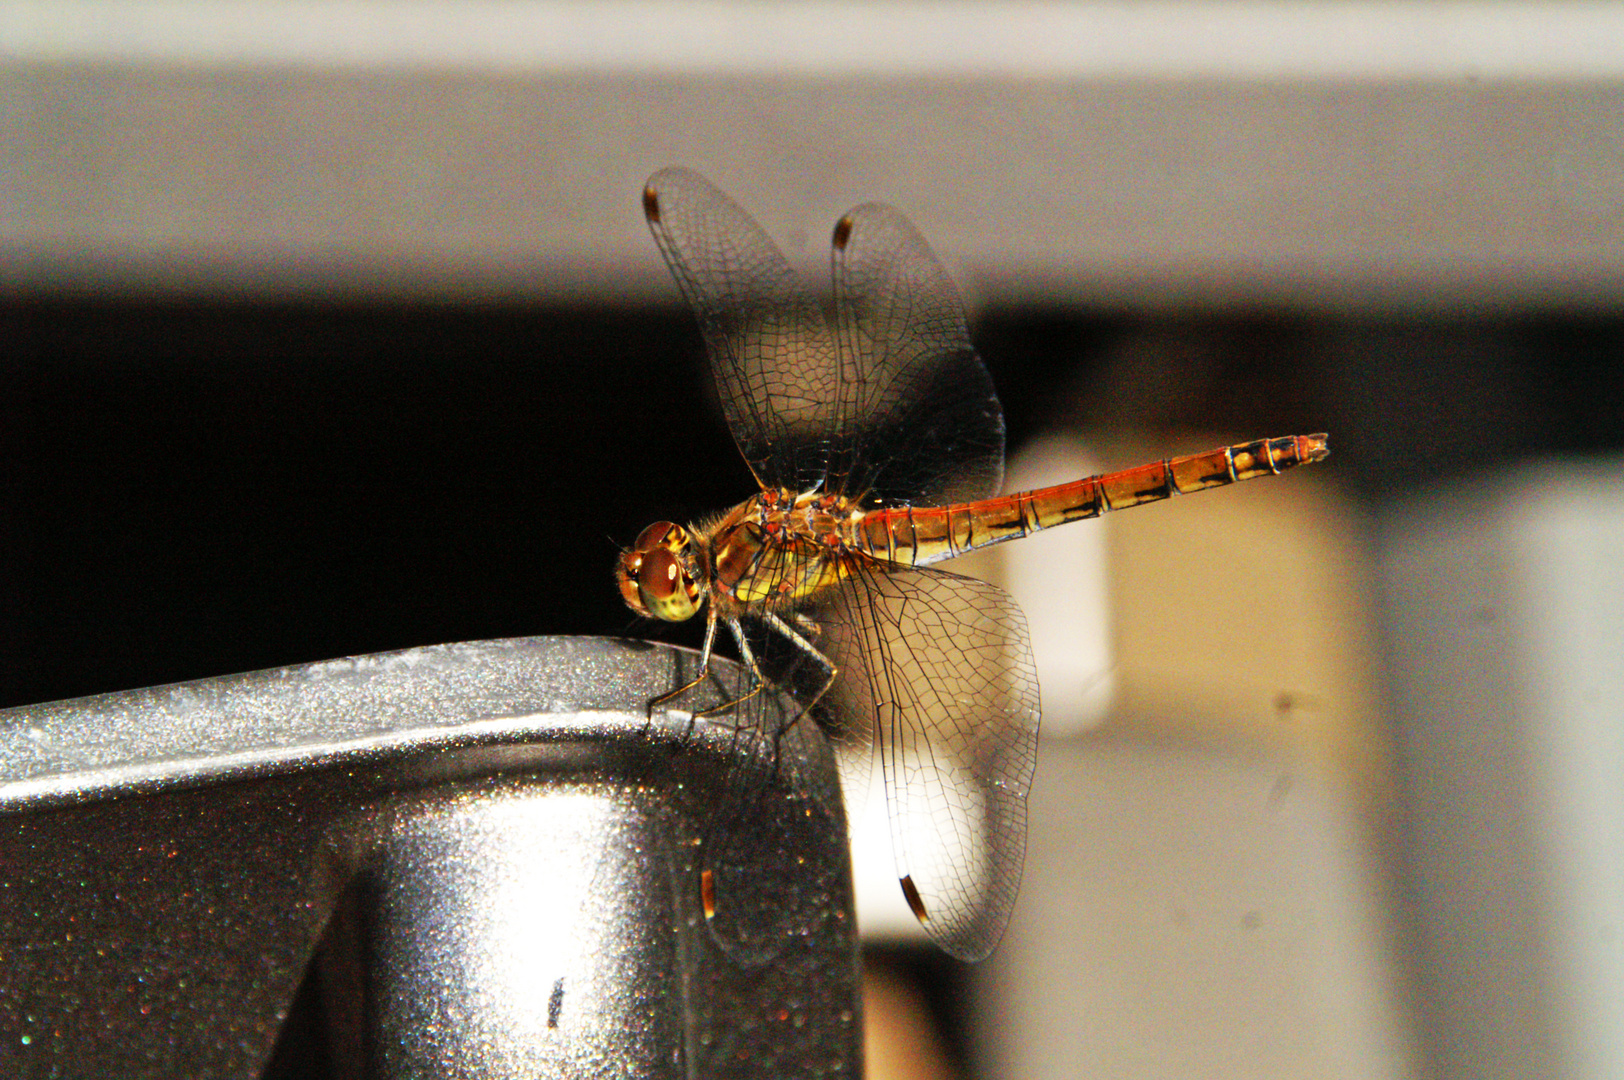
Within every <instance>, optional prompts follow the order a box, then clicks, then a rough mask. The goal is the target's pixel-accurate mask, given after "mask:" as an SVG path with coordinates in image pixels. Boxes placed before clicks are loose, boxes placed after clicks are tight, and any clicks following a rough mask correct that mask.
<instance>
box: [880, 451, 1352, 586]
mask: <svg viewBox="0 0 1624 1080" xmlns="http://www.w3.org/2000/svg"><path fill="white" fill-rule="evenodd" d="M1329 453H1330V447H1329V445H1328V442H1327V437H1326V436H1325V435H1288V436H1285V437H1284V438H1279V439H1259V440H1257V441H1256V442H1249V443H1237V444H1235V445H1234V446H1221V447H1219V448H1218V449H1216V450H1209V451H1207V452H1206V453H1204V454H1190V455H1187V456H1185V457H1178V458H1169V459H1166V460H1163V461H1156V462H1152V463H1151V464H1149V465H1140V466H1138V467H1137V468H1133V469H1124V470H1122V471H1121V472H1114V473H1106V474H1104V475H1101V476H1090V477H1087V478H1085V479H1082V480H1073V481H1072V482H1070V483H1067V484H1056V485H1055V486H1054V487H1046V488H1038V489H1037V490H1035V491H1023V492H1020V493H1019V494H1015V495H1005V496H1002V497H1000V498H996V499H985V500H983V501H981V502H973V503H957V504H955V505H952V506H931V507H897V508H892V509H884V510H872V511H869V512H868V513H867V514H865V515H864V516H863V518H862V520H861V521H859V522H857V523H856V528H855V530H854V533H855V535H854V537H853V542H854V544H855V545H856V546H857V547H859V548H862V549H863V550H865V551H867V552H868V553H869V554H871V555H874V556H875V557H877V558H881V559H887V560H889V561H891V562H896V563H902V564H904V565H910V566H922V565H924V564H926V563H933V562H939V561H941V560H942V559H951V558H953V557H954V556H955V555H962V554H964V553H965V552H967V551H974V550H975V549H976V548H982V547H987V546H989V545H992V544H1001V543H1003V542H1004V541H1006V540H1018V539H1020V538H1021V537H1023V536H1026V535H1027V534H1029V533H1034V532H1037V531H1038V530H1039V529H1050V528H1053V527H1054V526H1056V525H1064V524H1065V523H1066V522H1068V521H1080V520H1082V519H1083V518H1091V517H1098V516H1099V515H1101V514H1103V513H1105V512H1106V511H1108V510H1125V509H1127V508H1128V507H1130V506H1138V505H1139V504H1140V503H1147V502H1155V501H1156V500H1158V499H1166V498H1170V497H1172V496H1174V495H1187V494H1189V493H1191V492H1195V491H1205V490H1206V489H1207V488H1214V487H1223V486H1224V485H1225V484H1233V483H1235V482H1237V481H1240V480H1251V479H1253V478H1255V477H1259V476H1273V475H1275V474H1277V473H1281V472H1284V471H1285V470H1287V469H1289V468H1292V467H1293V466H1296V465H1306V464H1308V463H1310V462H1314V461H1321V460H1323V459H1324V458H1325V457H1326V456H1327V455H1328V454H1329Z"/></svg>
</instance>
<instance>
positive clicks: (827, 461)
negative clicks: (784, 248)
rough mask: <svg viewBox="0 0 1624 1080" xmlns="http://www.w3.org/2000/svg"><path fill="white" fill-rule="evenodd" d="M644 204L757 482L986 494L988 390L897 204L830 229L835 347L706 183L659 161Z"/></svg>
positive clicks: (732, 206) (808, 305) (930, 261)
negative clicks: (692, 315) (832, 236)
mask: <svg viewBox="0 0 1624 1080" xmlns="http://www.w3.org/2000/svg"><path fill="white" fill-rule="evenodd" d="M643 206H644V211H645V213H646V214H647V216H648V220H649V227H650V228H651V229H652V230H653V232H654V237H655V240H656V241H657V242H658V243H659V245H660V252H661V254H663V255H664V256H665V261H666V264H667V265H668V266H669V267H670V268H671V273H672V275H673V276H674V277H675V278H676V280H677V284H678V285H679V287H680V288H681V289H682V293H683V295H684V296H685V297H686V298H687V300H688V302H689V304H690V305H692V307H693V309H694V312H695V314H696V315H697V316H698V319H699V325H700V329H701V331H702V333H703V334H704V337H705V344H706V348H707V350H708V351H709V353H710V360H711V368H712V370H713V372H714V373H715V376H716V385H717V389H718V391H719V392H720V395H721V399H722V409H723V412H724V414H725V415H726V417H727V422H728V426H729V428H731V430H732V432H733V438H734V440H735V441H736V442H737V443H738V446H739V451H740V452H741V453H742V454H743V455H744V458H745V460H746V461H747V462H748V463H749V465H750V468H751V470H752V471H753V472H754V473H755V475H756V479H757V480H758V481H760V482H761V483H762V484H764V485H766V486H770V487H777V486H783V487H789V488H793V489H795V490H798V491H806V490H810V489H812V488H814V487H817V486H818V485H820V484H821V485H823V486H824V488H825V489H826V490H828V491H831V492H836V493H842V494H846V495H850V496H853V497H860V496H865V495H869V496H872V497H874V498H876V499H878V500H880V501H883V502H886V503H913V504H915V505H934V504H938V503H944V502H958V501H965V500H970V499H979V498H985V497H987V496H990V495H992V494H994V493H996V491H997V490H998V487H999V484H1000V483H1001V481H1002V476H1003V460H1004V420H1003V412H1002V410H1001V409H1000V407H999V404H998V397H997V395H996V394H995V393H994V392H993V387H992V380H991V378H990V377H989V376H988V375H987V371H986V368H985V367H984V366H983V365H982V363H981V359H980V358H979V357H978V356H977V355H976V353H975V350H974V348H972V347H971V345H970V336H969V331H968V328H967V326H966V325H965V320H964V309H963V305H962V303H961V302H960V299H959V295H958V291H957V290H956V289H955V288H954V286H953V282H952V280H951V279H950V278H949V277H948V276H947V273H946V272H945V271H944V270H943V269H942V267H941V265H940V264H939V263H938V262H937V261H936V257H935V255H933V254H932V253H931V250H930V247H929V246H928V245H927V244H926V243H925V241H924V239H923V238H922V237H920V235H919V233H918V231H917V230H915V229H914V227H913V226H912V225H910V224H909V223H908V221H907V219H906V218H904V217H903V216H902V215H901V214H900V213H898V212H897V211H896V210H894V209H892V208H890V207H888V206H880V205H868V206H862V207H859V208H857V209H856V210H853V211H852V212H851V213H849V214H847V215H846V216H845V217H843V218H842V219H841V220H840V222H839V224H837V225H836V227H835V239H834V279H835V314H836V328H837V336H838V350H837V347H836V338H835V336H832V335H831V333H830V329H829V325H828V322H827V320H826V319H825V318H824V315H823V312H822V310H821V309H820V307H819V306H818V304H817V302H816V301H815V300H814V299H813V297H812V295H811V293H810V292H809V291H808V290H807V288H806V285H805V283H804V282H803V281H802V280H801V278H800V276H799V275H798V274H796V273H795V271H794V270H793V269H792V268H791V267H790V265H789V263H788V261H787V260H786V259H785V258H784V256H783V254H782V253H781V252H780V251H779V250H778V248H777V246H776V245H774V244H773V242H772V240H771V239H770V238H769V237H768V236H767V234H766V233H765V232H763V231H762V229H761V227H760V226H759V225H757V224H756V222H755V221H754V220H753V219H752V218H751V217H750V215H749V214H747V213H745V212H744V211H743V210H742V209H740V208H739V206H738V204H736V203H735V202H733V200H732V199H730V198H728V197H727V196H726V195H724V194H723V193H722V192H721V191H719V190H718V189H717V188H716V187H715V186H714V185H712V184H711V183H710V181H708V180H706V179H705V178H704V177H702V176H700V175H699V174H698V173H696V172H692V171H690V170H688V169H665V170H663V171H661V172H659V173H656V174H655V175H654V176H653V177H651V178H650V180H649V182H648V187H647V189H646V191H645V192H644V198H643Z"/></svg>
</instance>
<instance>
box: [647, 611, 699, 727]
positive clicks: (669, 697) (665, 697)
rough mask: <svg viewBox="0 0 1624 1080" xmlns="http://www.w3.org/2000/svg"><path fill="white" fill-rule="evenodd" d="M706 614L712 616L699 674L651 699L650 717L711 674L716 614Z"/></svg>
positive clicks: (649, 706) (697, 713)
mask: <svg viewBox="0 0 1624 1080" xmlns="http://www.w3.org/2000/svg"><path fill="white" fill-rule="evenodd" d="M706 614H707V615H709V616H710V617H709V618H707V619H706V620H705V644H704V646H703V647H701V648H700V650H699V674H697V675H695V676H694V677H693V678H692V679H689V680H688V681H687V682H685V683H683V684H682V685H681V686H679V687H677V688H676V689H675V690H668V691H667V692H665V693H663V694H661V695H660V696H659V697H657V698H654V699H653V700H651V701H650V702H649V703H648V714H649V716H650V717H652V716H653V715H654V710H655V709H658V708H659V707H660V706H661V705H664V704H665V703H666V702H668V701H675V700H676V699H677V698H679V697H681V696H682V695H684V694H686V693H687V692H688V691H690V690H692V689H693V688H694V687H696V686H698V685H699V684H700V683H702V682H704V681H705V676H707V675H709V674H710V661H711V646H713V645H715V644H716V616H715V615H714V614H711V613H710V612H707V613H706ZM710 711H711V710H709V709H704V710H702V711H700V712H696V713H694V716H696V717H698V716H702V715H704V714H705V713H708V712H710Z"/></svg>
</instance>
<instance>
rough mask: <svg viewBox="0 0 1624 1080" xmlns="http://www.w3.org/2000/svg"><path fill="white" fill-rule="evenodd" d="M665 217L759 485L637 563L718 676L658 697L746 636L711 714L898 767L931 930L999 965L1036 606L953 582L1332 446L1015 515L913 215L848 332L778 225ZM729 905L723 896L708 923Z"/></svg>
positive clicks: (705, 204)
mask: <svg viewBox="0 0 1624 1080" xmlns="http://www.w3.org/2000/svg"><path fill="white" fill-rule="evenodd" d="M643 208H644V211H645V214H646V216H647V218H648V223H649V226H650V228H651V230H652V231H653V233H654V238H655V240H656V242H657V243H658V245H659V248H660V252H661V254H662V255H663V256H664V258H665V262H666V265H667V266H668V267H669V268H670V271H671V273H672V275H673V276H674V277H675V279H676V282H677V285H678V287H679V288H680V289H681V292H682V294H683V296H684V297H685V299H686V300H687V302H688V303H689V305H690V306H691V307H692V308H693V310H694V313H695V314H696V315H697V317H698V321H699V326H700V330H701V333H702V336H703V338H704V342H705V347H706V350H707V352H708V354H709V359H710V367H711V372H712V374H713V375H714V377H715V381H716V387H717V390H718V392H719V396H720V400H721V405H722V411H723V413H724V415H725V418H726V421H727V425H728V427H729V429H730V430H731V432H732V435H733V438H734V441H735V443H736V444H737V446H738V449H739V451H740V453H741V454H742V455H743V457H744V460H745V462H746V464H747V465H748V466H749V469H750V471H751V473H752V474H753V475H754V478H755V480H756V483H757V484H758V486H759V489H760V490H759V491H757V492H756V493H755V494H753V495H751V496H750V497H749V498H748V499H745V500H744V501H743V502H741V503H739V504H738V505H736V506H734V507H733V508H732V509H731V510H728V511H727V512H726V513H723V514H720V515H718V516H716V517H714V518H712V519H710V520H707V521H703V522H699V523H697V524H693V525H688V526H684V525H681V524H678V523H675V522H671V521H660V522H656V523H654V524H652V525H650V526H649V527H648V528H647V529H645V530H644V531H643V532H642V534H641V535H639V536H638V538H637V539H636V541H635V542H634V543H633V544H632V545H631V547H630V548H628V549H626V550H624V551H623V552H622V553H621V555H620V558H619V563H618V566H617V569H616V578H617V581H618V584H619V588H620V591H621V595H622V597H623V598H624V600H625V602H626V603H627V605H629V606H630V607H631V609H632V610H633V611H634V612H636V613H637V614H639V615H642V616H646V617H650V618H653V619H657V620H664V621H667V622H683V621H686V620H689V619H692V618H694V617H696V616H698V615H699V614H700V613H701V612H703V614H704V617H705V620H706V622H705V632H704V643H703V646H702V649H701V654H700V662H699V671H700V675H699V676H698V677H697V678H696V679H695V680H693V681H692V682H690V683H688V684H687V685H685V686H682V687H678V688H676V689H675V690H673V691H672V692H671V693H669V694H666V695H663V696H662V697H661V698H658V699H656V702H657V703H663V702H666V701H669V700H675V699H676V698H678V697H680V696H682V695H683V694H685V693H686V692H688V691H689V690H691V689H692V688H693V687H694V686H696V685H698V683H699V682H700V681H701V680H702V679H704V678H705V673H706V672H707V671H708V670H709V667H710V658H711V656H712V650H713V647H714V646H715V644H716V639H717V627H718V626H719V625H722V626H726V627H727V628H728V630H729V631H730V632H731V635H732V637H733V639H734V641H735V643H736V645H737V647H738V650H739V653H740V657H741V659H742V661H743V663H744V667H745V670H746V676H745V678H746V681H747V683H748V686H747V687H745V688H744V691H743V692H742V693H741V694H740V695H739V699H738V700H735V701H732V702H728V703H725V704H724V705H721V706H718V707H715V708H714V709H707V710H700V711H701V712H703V713H707V714H708V713H712V712H715V711H717V710H718V709H720V710H725V709H727V708H729V707H731V706H733V705H736V704H738V703H739V700H744V699H747V698H748V697H750V695H752V694H755V693H759V692H760V691H761V690H763V689H764V688H769V687H779V688H785V687H790V688H792V689H794V690H795V691H796V692H797V693H798V696H799V697H800V699H801V701H802V702H803V714H804V713H805V712H811V711H813V710H816V715H817V717H818V720H819V723H820V724H821V725H822V726H824V728H825V730H826V731H828V732H829V733H830V734H831V737H832V739H833V740H834V741H835V742H836V743H837V745H838V746H840V747H842V748H843V749H844V750H845V751H846V752H847V757H848V758H852V757H854V758H855V759H856V760H858V761H865V762H869V763H871V764H870V765H869V767H872V768H877V769H878V770H879V774H880V777H881V779H882V781H883V788H884V792H885V799H886V803H887V810H888V814H887V817H888V820H889V823H890V832H891V841H892V850H893V853H894V858H895V861H896V870H897V878H898V881H899V883H900V886H901V889H902V893H903V896H904V898H905V899H906V901H907V903H908V906H909V908H910V909H911V910H912V912H913V914H914V916H915V917H916V918H917V919H918V920H919V922H920V924H921V925H922V926H923V928H924V930H925V932H926V934H927V935H928V936H929V937H930V938H931V939H932V940H933V941H935V942H936V943H937V944H938V945H939V946H940V947H941V948H942V949H943V950H945V951H946V952H947V953H949V954H950V955H952V956H955V957H958V958H960V959H963V960H972V961H973V960H979V959H981V958H983V957H985V956H987V955H988V954H989V953H991V952H992V950H993V948H994V947H995V946H996V945H997V944H998V942H999V940H1000V939H1001V938H1002V936H1003V934H1004V931H1005V928H1006V927H1007V925H1008V923H1009V919H1010V915H1011V912H1012V910H1013V907H1014V904H1015V898H1016V895H1017V893H1018V891H1019V888H1020V881H1021V875H1022V873H1023V870H1024V864H1025V855H1026V832H1027V806H1026V803H1027V794H1028V792H1029V790H1030V788H1031V784H1032V779H1033V776H1034V774H1035V771H1036V766H1037V738H1038V724H1039V710H1038V681H1037V672H1036V668H1035V665H1034V663H1033V657H1032V648H1031V643H1030V640H1029V635H1028V632H1027V627H1026V622H1025V619H1024V617H1023V616H1022V614H1021V611H1020V608H1019V607H1018V606H1017V605H1016V603H1015V601H1014V600H1013V599H1012V598H1011V597H1010V596H1008V595H1007V594H1006V593H1004V592H1003V591H1002V590H1001V589H998V588H997V587H995V586H993V585H991V584H989V583H987V582H984V581H979V580H976V579H974V578H969V577H964V576H961V575H957V574H953V573H951V572H948V571H946V570H943V569H939V568H937V567H936V566H935V565H934V564H936V563H938V562H941V561H943V560H947V559H951V558H953V557H954V556H957V555H962V554H964V553H966V552H969V551H974V550H977V549H980V548H983V547H987V546H989V545H992V544H1000V543H1004V542H1006V541H1010V540H1016V539H1019V538H1020V537H1024V536H1027V535H1030V534H1031V533H1034V532H1037V531H1038V530H1040V529H1047V528H1052V527H1054V526H1057V525H1061V524H1064V523H1066V522H1071V521H1079V520H1082V519H1085V518H1093V517H1097V516H1099V515H1101V514H1104V513H1106V512H1107V511H1111V510H1121V509H1126V508H1127V507H1131V506H1138V505H1140V504H1141V503H1147V502H1153V501H1155V500H1158V499H1166V498H1169V497H1170V496H1173V495H1175V494H1186V493H1190V492H1195V491H1202V490H1205V489H1207V488H1213V487H1221V486H1223V485H1226V484H1231V483H1235V482H1236V481H1240V480H1249V479H1252V478H1254V477H1261V476H1272V475H1275V474H1277V473H1280V472H1283V471H1285V470H1286V469H1289V468H1292V467H1294V466H1297V465H1301V464H1305V463H1309V462H1315V461H1320V460H1322V459H1323V458H1325V457H1326V456H1327V454H1328V453H1329V448H1328V439H1327V436H1325V435H1323V434H1320V435H1307V436H1288V437H1284V438H1270V439H1260V440H1257V441H1254V442H1248V443H1243V444H1237V445H1233V446H1226V447H1220V448H1218V449H1216V450H1211V451H1208V452H1206V453H1202V454H1192V455H1189V456H1185V457H1176V458H1171V459H1166V460H1162V461H1157V462H1153V463H1151V464H1147V465H1142V466H1139V467H1138V468H1133V469H1127V470H1123V471H1120V472H1113V473H1109V474H1105V475H1098V476H1091V477H1086V478H1084V479H1079V480H1076V481H1073V482H1071V483H1066V484H1060V485H1056V486H1053V487H1046V488H1042V489H1039V490H1033V491H1024V492H1020V493H1017V494H1012V495H1003V496H998V495H997V492H998V491H999V489H1000V487H1001V483H1002V479H1003V467H1004V419H1003V411H1002V407H1001V406H1000V405H999V402H998V396H997V394H996V393H995V392H994V390H993V385H992V380H991V377H990V376H989V375H988V373H987V369H986V367H985V365H984V364H983V363H982V361H981V358H980V357H979V356H978V355H977V353H976V350H975V347H974V346H973V345H972V344H971V340H970V334H969V328H968V324H967V320H966V315H965V311H964V305H963V303H962V301H961V299H960V295H959V292H958V290H957V289H956V288H955V286H954V285H953V282H952V280H951V278H949V276H948V274H947V272H946V271H945V270H944V269H943V268H942V266H941V264H940V262H938V260H937V258H936V256H935V255H934V254H933V253H932V252H931V249H930V247H929V246H928V245H927V244H926V242H925V240H924V238H923V237H922V236H921V235H920V234H919V232H918V231H917V230H916V229H915V228H914V226H913V225H912V224H911V223H910V222H909V221H908V219H907V218H906V217H904V216H903V215H902V214H901V213H900V212H899V211H897V210H896V209H894V208H892V207H890V206H887V205H884V204H881V203H868V204H865V205H863V206H859V207H857V208H856V209H854V210H852V211H850V212H849V213H847V214H845V215H844V216H842V217H841V218H840V219H839V221H838V222H837V223H836V224H835V227H834V234H833V243H832V278H833V289H834V301H833V311H832V315H826V314H825V311H824V309H823V308H822V306H821V305H820V303H819V302H818V300H817V299H816V297H815V295H814V293H813V292H812V291H811V290H810V289H809V288H808V287H807V285H806V284H805V282H804V281H803V280H802V278H801V276H800V275H799V274H797V273H796V271H795V270H794V269H793V268H792V267H791V266H790V264H789V262H788V260H787V259H786V258H785V257H784V255H783V254H782V252H781V251H780V250H779V249H778V247H777V246H776V245H775V244H774V243H773V241H772V240H771V239H770V238H769V237H768V235H767V234H766V233H765V232H764V231H763V230H762V228H761V226H759V225H758V224H757V223H756V222H755V221H754V220H753V219H752V218H751V217H750V216H749V215H748V214H747V213H745V211H744V210H743V209H741V208H740V207H739V206H738V205H737V204H736V203H734V201H733V200H732V199H730V198H729V197H728V196H727V195H725V194H723V193H722V192H721V191H720V190H718V189H717V188H716V187H715V186H714V185H713V184H711V183H710V181H708V180H706V179H705V178H704V177H703V176H701V175H700V174H698V173H696V172H693V171H691V170H688V169H682V168H668V169H665V170H663V171H661V172H659V173H656V174H655V175H654V176H653V177H652V178H650V180H649V181H648V184H647V186H646V187H645V189H644V192H643ZM769 654H771V655H772V656H773V657H775V659H772V660H771V661H770V662H769ZM786 657H787V658H788V662H787V663H786V662H785V658H786ZM708 884H709V883H708V882H706V883H705V886H708ZM702 887H704V886H702ZM713 905H714V899H713V898H712V897H710V896H707V897H706V904H705V911H706V913H707V915H709V914H710V913H711V912H712V911H713V910H714V906H713Z"/></svg>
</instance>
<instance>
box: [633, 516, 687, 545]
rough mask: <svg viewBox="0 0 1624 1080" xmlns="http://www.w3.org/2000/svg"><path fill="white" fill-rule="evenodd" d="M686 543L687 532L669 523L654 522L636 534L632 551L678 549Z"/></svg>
mask: <svg viewBox="0 0 1624 1080" xmlns="http://www.w3.org/2000/svg"><path fill="white" fill-rule="evenodd" d="M687 542H688V531H687V530H686V529H684V528H683V527H682V526H681V525H676V524H673V523H672V522H669V521H656V522H655V523H654V524H652V525H650V526H649V527H648V528H646V529H644V530H643V531H642V532H640V533H638V534H637V541H636V542H635V543H634V544H632V550H633V551H645V552H646V551H649V550H651V549H653V548H656V547H664V548H679V547H681V546H683V545H684V544H686V543H687Z"/></svg>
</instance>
